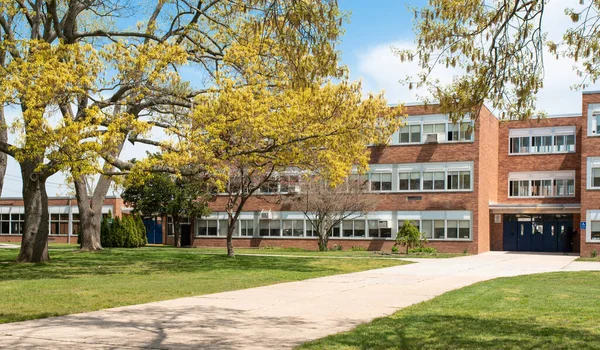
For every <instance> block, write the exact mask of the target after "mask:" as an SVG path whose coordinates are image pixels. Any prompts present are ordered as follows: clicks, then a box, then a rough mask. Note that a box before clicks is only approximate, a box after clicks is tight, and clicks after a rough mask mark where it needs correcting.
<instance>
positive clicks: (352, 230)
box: [342, 220, 365, 237]
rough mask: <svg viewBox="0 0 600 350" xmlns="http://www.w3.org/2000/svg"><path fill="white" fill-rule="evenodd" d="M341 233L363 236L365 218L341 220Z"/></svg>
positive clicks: (346, 235)
mask: <svg viewBox="0 0 600 350" xmlns="http://www.w3.org/2000/svg"><path fill="white" fill-rule="evenodd" d="M342 234H343V236H344V237H365V220H344V221H342Z"/></svg>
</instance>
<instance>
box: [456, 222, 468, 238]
mask: <svg viewBox="0 0 600 350" xmlns="http://www.w3.org/2000/svg"><path fill="white" fill-rule="evenodd" d="M459 226H460V228H459V231H458V238H464V239H469V238H471V222H470V221H469V220H460V221H459Z"/></svg>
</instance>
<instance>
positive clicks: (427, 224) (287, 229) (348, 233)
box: [196, 219, 471, 240]
mask: <svg viewBox="0 0 600 350" xmlns="http://www.w3.org/2000/svg"><path fill="white" fill-rule="evenodd" d="M196 222H197V228H196V236H226V235H227V228H228V223H227V220H216V219H197V220H196ZM381 222H382V221H380V220H369V219H356V220H343V221H342V222H341V223H340V224H339V225H336V226H335V227H334V228H333V229H332V230H331V232H330V237H333V238H391V237H392V229H391V228H390V227H387V225H381ZM384 222H385V221H384ZM386 223H387V222H386ZM403 223H404V220H398V227H401V226H402V224H403ZM411 223H412V224H413V225H415V226H416V227H417V228H419V230H421V231H422V232H423V233H424V235H425V237H426V238H427V239H435V240H443V239H450V240H452V239H471V222H470V220H444V219H442V220H426V219H422V220H413V221H411ZM382 226H386V227H382ZM234 235H235V236H241V237H317V236H318V233H317V231H316V230H315V229H314V227H313V226H312V224H311V222H310V221H309V220H260V221H259V222H258V227H256V231H255V223H254V220H238V222H237V223H236V227H235V229H234Z"/></svg>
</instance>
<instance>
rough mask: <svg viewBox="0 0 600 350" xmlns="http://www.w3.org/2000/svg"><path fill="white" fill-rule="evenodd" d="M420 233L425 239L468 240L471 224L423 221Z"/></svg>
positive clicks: (464, 222)
mask: <svg viewBox="0 0 600 350" xmlns="http://www.w3.org/2000/svg"><path fill="white" fill-rule="evenodd" d="M399 224H400V223H399ZM422 232H423V233H424V234H425V238H427V239H436V240H437V239H470V238H471V222H470V221H469V220H446V221H444V220H423V230H422Z"/></svg>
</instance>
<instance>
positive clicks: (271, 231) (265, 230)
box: [258, 220, 281, 237]
mask: <svg viewBox="0 0 600 350" xmlns="http://www.w3.org/2000/svg"><path fill="white" fill-rule="evenodd" d="M280 228H281V225H280V224H279V220H261V221H260V225H259V229H258V234H259V235H260V236H262V237H267V236H270V237H273V236H281V232H280Z"/></svg>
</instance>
